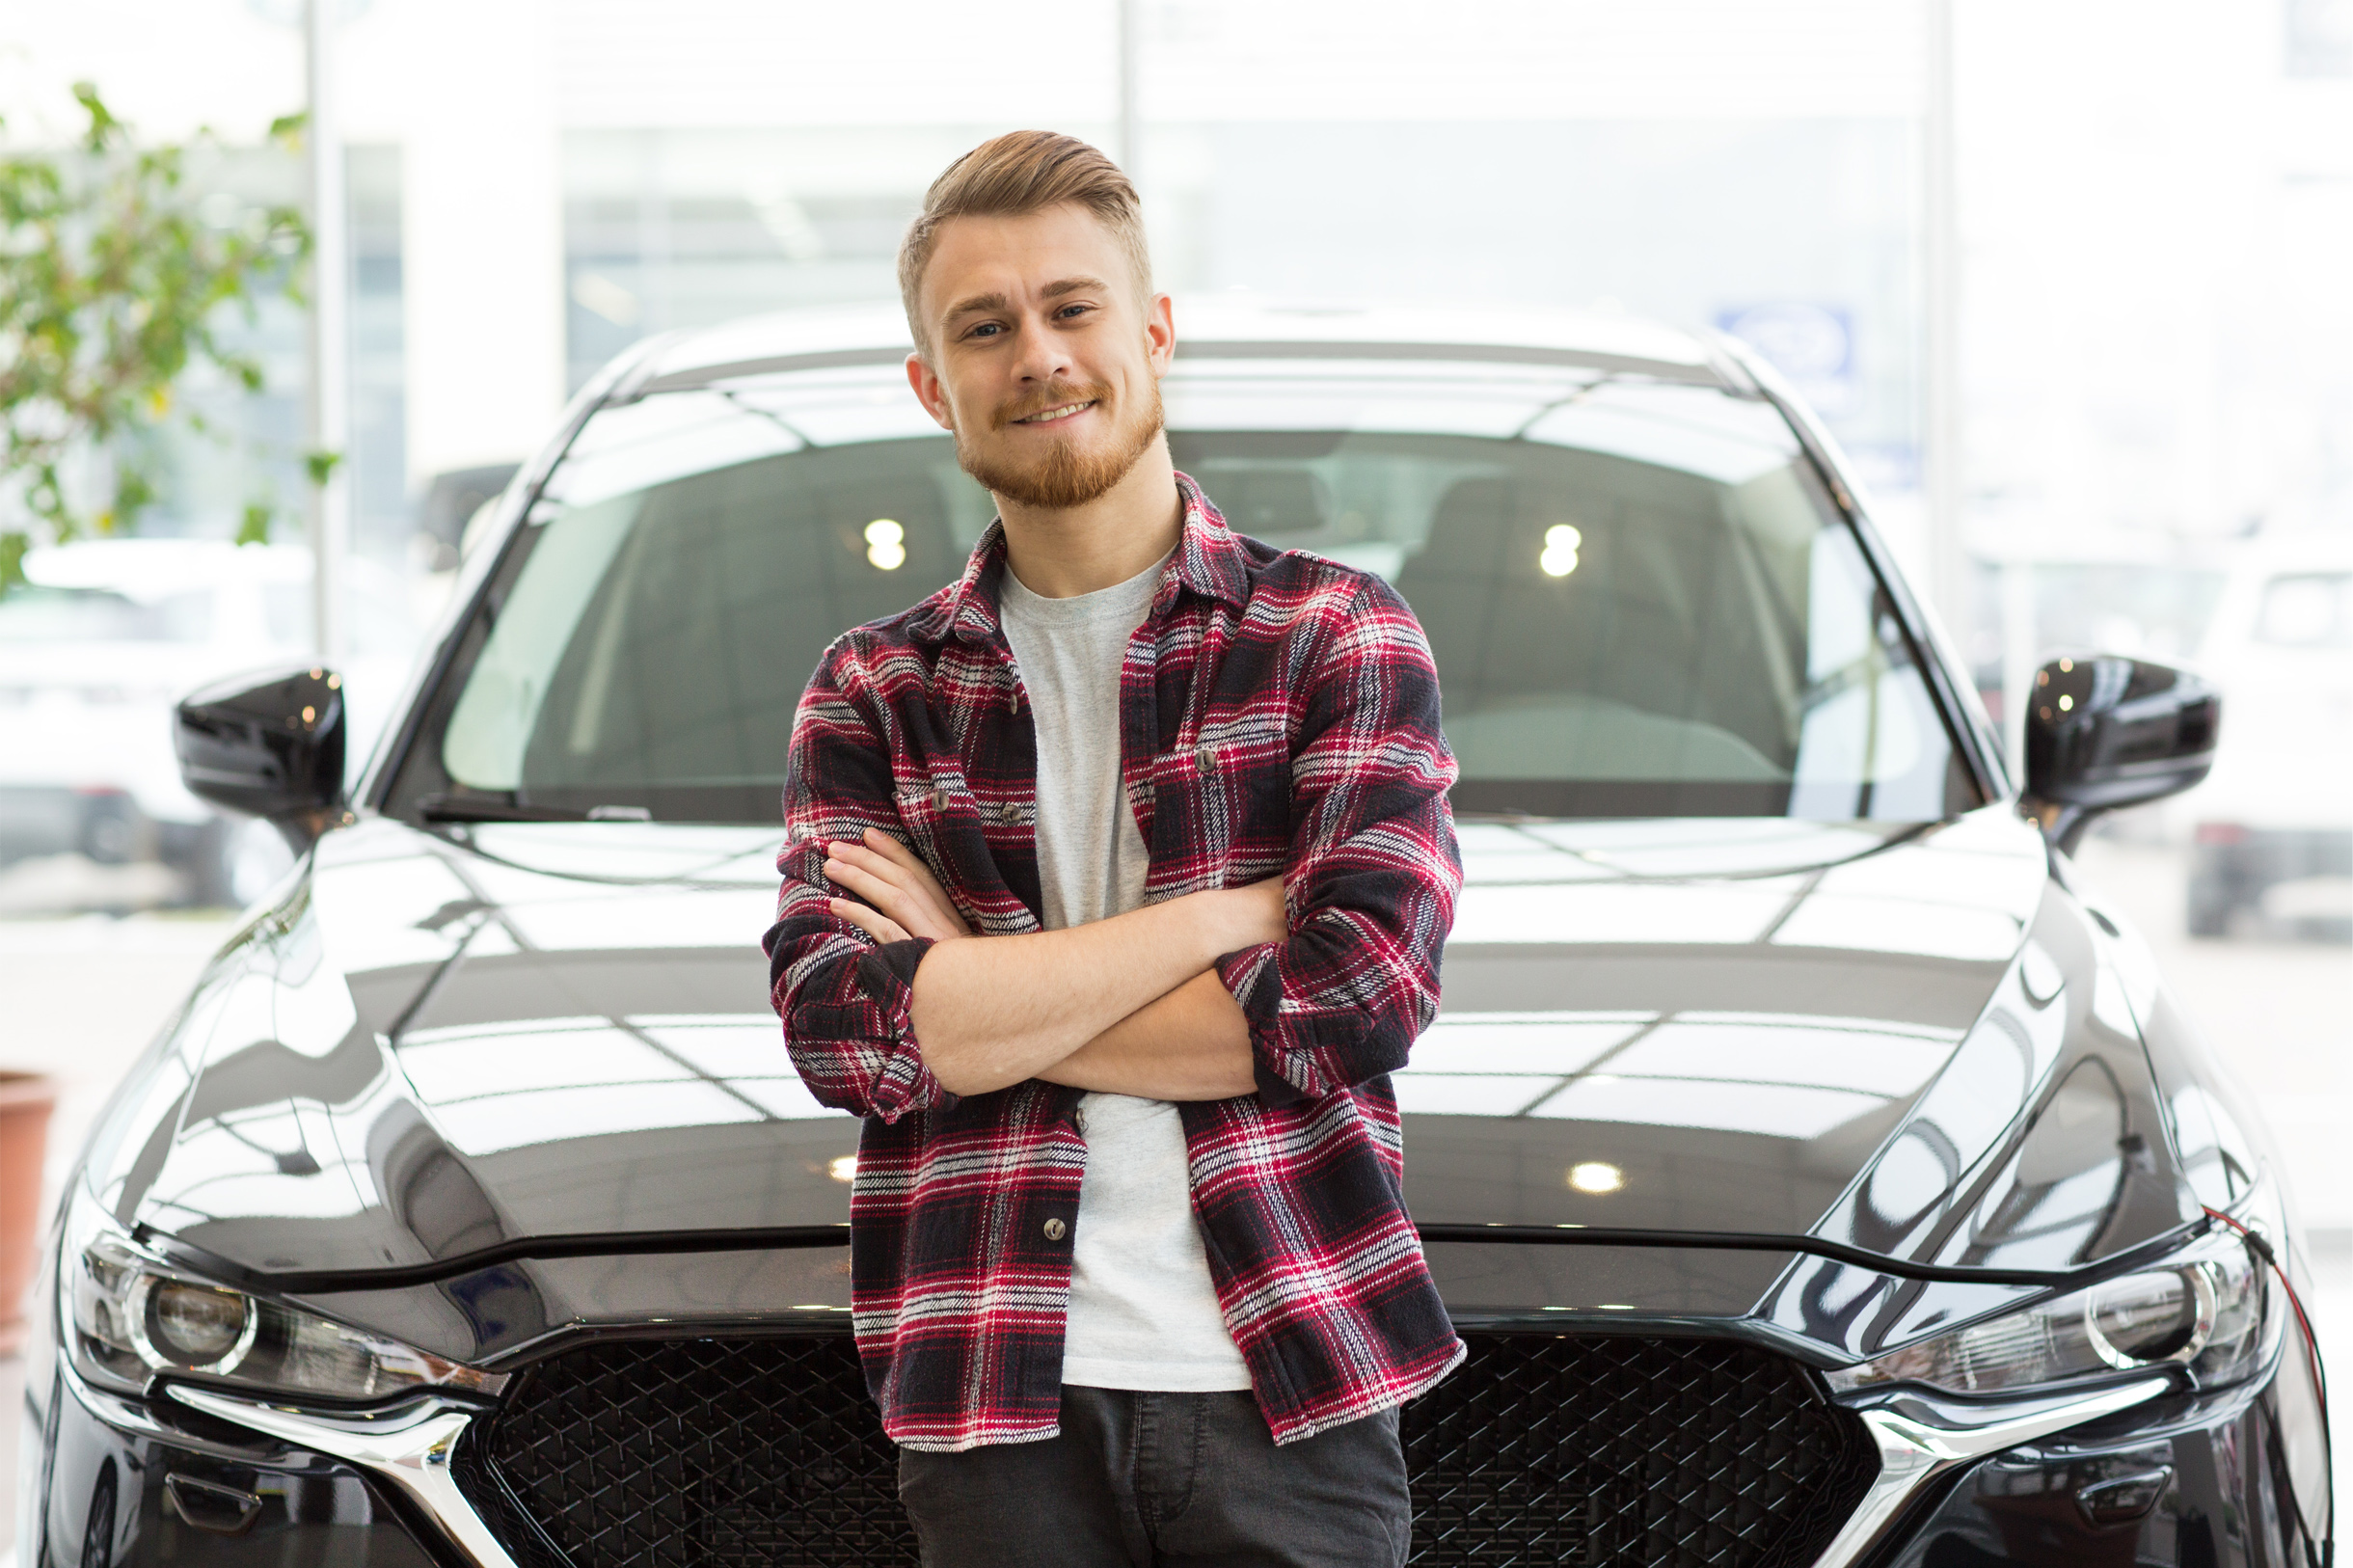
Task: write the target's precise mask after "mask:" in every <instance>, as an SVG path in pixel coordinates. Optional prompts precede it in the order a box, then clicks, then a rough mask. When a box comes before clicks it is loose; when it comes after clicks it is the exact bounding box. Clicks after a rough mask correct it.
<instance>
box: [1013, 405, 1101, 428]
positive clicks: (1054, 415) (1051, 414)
mask: <svg viewBox="0 0 2353 1568" xmlns="http://www.w3.org/2000/svg"><path fill="white" fill-rule="evenodd" d="M1094 406H1095V404H1094V403H1093V402H1092V401H1090V402H1085V403H1065V404H1063V405H1062V407H1060V408H1050V409H1047V410H1046V411H1045V412H1044V413H1043V414H1033V415H1031V416H1029V417H1028V418H1027V419H1020V420H1017V421H1015V422H1017V423H1020V424H1051V423H1053V422H1054V421H1055V420H1056V419H1068V418H1069V417H1070V416H1071V415H1073V414H1077V413H1080V412H1082V411H1083V410H1086V409H1091V408H1093V407H1094Z"/></svg>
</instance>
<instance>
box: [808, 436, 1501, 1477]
mask: <svg viewBox="0 0 2353 1568" xmlns="http://www.w3.org/2000/svg"><path fill="white" fill-rule="evenodd" d="M1177 483H1178V486H1179V489H1180V491H1181V493H1182V497H1183V501H1184V507H1185V519H1184V528H1183V535H1182V538H1181V540H1180V542H1179V545H1178V548H1177V554H1176V556H1175V557H1174V559H1173V560H1172V561H1171V562H1170V564H1169V566H1168V568H1167V571H1166V574H1165V575H1164V577H1163V578H1162V580H1161V582H1160V586H1159V590H1158V591H1157V593H1156V594H1155V595H1154V596H1153V599H1152V603H1151V608H1150V610H1149V612H1148V614H1147V616H1146V619H1145V621H1144V624H1143V626H1142V627H1141V628H1139V629H1138V631H1137V632H1136V634H1135V635H1134V636H1133V637H1132V638H1131V639H1130V640H1129V642H1128V645H1127V655H1126V662H1125V664H1124V666H1123V668H1122V674H1121V697H1120V715H1121V723H1120V729H1121V762H1122V776H1123V779H1124V782H1125V788H1126V796H1127V803H1128V805H1129V806H1130V807H1131V808H1132V809H1133V810H1134V812H1135V816H1136V825H1137V826H1138V827H1139V828H1140V829H1141V831H1142V834H1143V838H1144V842H1145V844H1146V845H1147V846H1148V847H1149V851H1150V872H1149V878H1148V879H1147V882H1146V889H1145V899H1146V901H1147V902H1148V903H1156V902H1158V901H1160V900H1162V899H1170V898H1175V897H1177V896H1178V895H1180V894H1184V893H1190V892H1193V891H1196V890H1198V889H1202V888H1216V887H1239V886H1242V885H1244V884H1246V883H1249V882H1253V881H1257V880H1258V879H1262V878H1265V877H1270V876H1274V875H1276V874H1278V873H1280V874H1281V875H1282V876H1283V878H1284V881H1285V895H1286V903H1287V905H1288V909H1289V921H1290V935H1289V937H1288V939H1287V940H1285V941H1282V942H1274V943H1268V944H1265V945H1262V946H1258V947H1251V948H1246V949H1244V950H1242V951H1241V952H1238V953H1233V954H1230V955H1228V956H1226V957H1225V958H1224V959H1222V960H1220V961H1219V964H1218V970H1219V974H1220V976H1221V977H1222V978H1223V980H1224V981H1225V983H1226V986H1227V987H1228V989H1230V990H1231V992H1232V993H1233V996H1234V998H1235V1000H1236V1001H1237V1002H1239V1003H1240V1005H1241V1008H1242V1011H1243V1013H1244V1014H1245V1015H1246V1017H1247V1019H1248V1021H1249V1028H1250V1040H1251V1048H1252V1051H1253V1054H1254V1056H1255V1059H1256V1068H1257V1076H1258V1093H1256V1094H1253V1095H1239V1096H1237V1097H1235V1098H1231V1099H1225V1100H1216V1101H1195V1102H1187V1103H1184V1104H1183V1105H1181V1107H1180V1111H1181V1114H1182V1118H1183V1122H1184V1130H1185V1144H1186V1149H1187V1154H1188V1163H1189V1166H1190V1170H1191V1180H1192V1198H1193V1210H1194V1213H1195V1214H1196V1215H1197V1216H1198V1217H1199V1219H1200V1222H1201V1228H1202V1233H1203V1237H1204V1242H1205V1243H1206V1249H1207V1254H1208V1262H1209V1272H1210V1276H1211V1278H1212V1280H1213V1281H1214V1283H1215V1284H1216V1288H1217V1295H1218V1301H1219V1304H1220V1307H1221V1308H1222V1310H1223V1312H1224V1315H1225V1319H1226V1325H1227V1327H1228V1328H1229V1329H1230V1330H1231V1332H1232V1335H1233V1338H1234V1342H1235V1344H1236V1345H1238V1346H1239V1347H1240V1349H1241V1353H1242V1356H1243V1359H1244V1360H1245V1361H1246V1362H1247V1363H1248V1365H1249V1367H1250V1375H1251V1381H1252V1385H1253V1387H1254V1389H1255V1391H1256V1392H1257V1395H1258V1407H1259V1409H1260V1410H1261V1411H1262V1412H1263V1413H1264V1415H1265V1418H1266V1419H1267V1422H1268V1424H1269V1425H1270V1426H1271V1427H1272V1428H1273V1431H1274V1435H1275V1439H1276V1441H1277V1442H1279V1443H1281V1442H1290V1441H1294V1440H1296V1439H1299V1438H1304V1437H1309V1436H1312V1434H1314V1433H1316V1432H1319V1431H1322V1430H1324V1429H1326V1428H1328V1427H1332V1426H1337V1425H1339V1424H1340V1423H1342V1422H1345V1421H1350V1420H1354V1419H1358V1418H1359V1417H1362V1416H1366V1415H1368V1414H1371V1413H1373V1412H1375V1411H1379V1410H1384V1409H1387V1408H1388V1407H1390V1406H1393V1405H1395V1404H1398V1403H1400V1402H1401V1401H1403V1400H1405V1399H1408V1398H1411V1397H1412V1396H1413V1395H1415V1394H1417V1393H1420V1392H1422V1391H1423V1390H1425V1389H1427V1388H1429V1387H1430V1386H1431V1385H1432V1384H1434V1383H1436V1382H1437V1381H1438V1380H1439V1379H1440V1378H1441V1377H1443V1376H1445V1375H1446V1373H1447V1371H1448V1370H1449V1369H1450V1368H1451V1367H1452V1366H1453V1365H1455V1363H1456V1362H1458V1361H1459V1360H1461V1358H1462V1356H1463V1354H1464V1349H1463V1346H1462V1343H1461V1341H1460V1340H1459V1339H1457V1338H1455V1334H1454V1330H1453V1325H1452V1324H1451V1323H1450V1322H1449V1321H1448V1320H1447V1313H1446V1310H1445V1307H1444V1305H1443V1304H1442V1303H1441V1301H1440V1300H1439V1296H1438V1292H1437V1288H1436V1286H1435V1285H1434V1284H1433V1283H1432V1282H1431V1280H1430V1276H1429V1270H1428V1267H1427V1265H1426V1264H1425V1263H1424V1261H1423V1259H1422V1254H1421V1246H1420V1240H1419V1238H1418V1237H1417V1235H1416V1233H1415V1230H1414V1227H1413V1224H1412V1222H1411V1220H1410V1219H1409V1218H1408V1217H1407V1214H1406V1209H1405V1201H1404V1191H1403V1181H1404V1151H1403V1141H1402V1138H1401V1136H1400V1132H1399V1124H1398V1118H1397V1102H1396V1097H1395V1095H1393V1093H1392V1091H1391V1088H1390V1082H1389V1077H1388V1074H1389V1073H1390V1072H1391V1071H1393V1070H1394V1069H1395V1068H1400V1067H1403V1066H1404V1065H1405V1060H1406V1051H1407V1049H1408V1047H1409V1046H1411V1045H1412V1043H1413V1041H1414V1040H1415V1038H1416V1037H1417V1036H1418V1035H1420V1032H1421V1031H1422V1030H1423V1029H1424V1028H1425V1027H1426V1026H1427V1025H1428V1024H1429V1021H1430V1019H1431V1018H1432V1016H1433V1015H1434V1014H1436V1012H1437V1009H1438V957H1439V949H1440V947H1441V945H1442V944H1443V943H1444V941H1445V939H1446V935H1447V928H1448V927H1449V926H1450V925H1451V924H1452V921H1453V912H1454V898H1455V894H1456V892H1457V890H1458V889H1459V887H1460V885H1461V881H1462V870H1461V862H1460V859H1459V856H1458V855H1457V853H1456V851H1455V845H1454V829H1453V818H1452V815H1451V813H1450V811H1449V810H1448V807H1447V787H1448V786H1449V785H1450V784H1451V783H1452V782H1453V780H1454V777H1455V765H1454V759H1453V756H1452V754H1451V753H1450V752H1449V751H1448V750H1447V743H1446V741H1445V739H1444V737H1443V736H1442V735H1441V734H1440V732H1439V724H1438V677H1437V671H1436V668H1435V666H1434V665H1433V663H1432V662H1431V659H1430V652H1429V646H1428V644H1427V642H1426V641H1425V640H1424V639H1423V637H1422V635H1421V629H1420V625H1419V624H1418V623H1417V622H1416V621H1415V619H1414V615H1413V612H1412V610H1410V609H1408V608H1406V605H1405V603H1404V601H1403V600H1402V599H1400V598H1398V596H1397V594H1396V592H1395V591H1394V590H1393V589H1392V588H1391V587H1390V586H1389V585H1388V584H1387V583H1386V582H1384V581H1381V580H1379V579H1378V578H1374V577H1371V576H1368V575H1366V574H1365V573H1362V572H1357V571H1353V570H1350V569H1349V568H1346V567H1343V566H1339V565H1337V564H1335V563H1333V562H1331V561H1327V560H1323V559H1320V558H1318V557H1316V556H1313V555H1307V554H1296V553H1284V552H1278V551H1275V550H1273V549H1270V548H1269V547H1267V546H1265V545H1262V544H1260V543H1258V541H1257V540H1254V539H1248V538H1243V537H1241V536H1238V535H1236V534H1234V533H1233V532H1232V531H1231V530H1230V529H1229V528H1228V527H1226V524H1225V520H1224V519H1223V518H1221V517H1220V516H1219V515H1218V513H1217V511H1216V510H1215V508H1213V507H1212V506H1211V505H1210V504H1209V503H1208V501H1206V500H1204V498H1203V496H1202V494H1201V491H1200V489H1199V488H1198V487H1197V486H1196V485H1195V484H1194V483H1193V481H1192V480H1191V479H1189V478H1186V477H1184V476H1183V475H1181V474H1180V475H1178V477H1177ZM1004 571H1005V551H1004V534H1003V527H1002V525H1001V524H999V525H992V526H991V527H990V528H989V530H988V532H987V535H986V536H985V537H984V538H983V539H982V540H981V542H980V545H979V546H978V547H977V548H976V549H975V550H974V552H973V554H972V559H971V562H970V564H969V565H968V566H967V567H966V569H965V571H964V574H963V577H962V578H961V579H960V581H956V582H954V583H951V584H949V585H948V586H947V587H945V588H943V589H941V590H940V591H939V592H937V593H935V594H933V595H932V596H931V597H930V598H928V599H926V600H924V601H923V602H922V603H921V604H919V605H916V606H915V607H914V608H911V609H908V610H906V611H905V612H904V613H902V614H899V615H895V616H892V617H889V618H888V619H885V620H881V621H877V622H874V623H872V624H871V625H867V626H863V627H859V628H858V629H856V630H855V631H852V632H850V633H847V634H845V635H843V636H842V637H841V638H840V639H839V640H837V641H836V642H835V643H834V644H833V645H832V646H831V647H830V648H829V649H827V650H826V653H825V658H824V659H823V660H822V661H821V662H820V663H819V665H818V669H817V673H816V675H815V676H814V677H813V678H812V679H811V680H810V682H809V687H808V689H807V691H806V693H805V694H804V695H803V696H802V697H801V699H800V708H799V712H798V716H797V717H796V719H795V721H794V725H793V741H792V752H791V757H790V760H789V763H788V767H787V774H786V784H785V791H784V812H785V822H786V825H787V827H788V829H789V836H788V838H787V841H786V844H785V848H784V852H783V853H782V855H781V856H780V857H779V859H778V869H779V870H780V871H781V872H782V874H783V878H784V886H783V892H782V895H781V897H780V899H779V901H778V906H777V914H776V923H775V925H774V926H773V927H771V929H770V930H769V932H768V934H767V937H766V939H765V941H764V943H763V946H764V947H765V948H766V949H767V951H768V954H769V959H770V976H771V993H772V997H773V1000H774V1002H775V1006H776V1011H777V1013H778V1014H780V1015H781V1016H782V1018H783V1020H784V1034H785V1041H786V1044H787V1046H788V1048H789V1049H790V1051H791V1054H792V1058H793V1063H794V1066H795V1067H796V1068H798V1070H799V1072H800V1075H801V1078H802V1080H803V1081H804V1082H805V1083H806V1084H807V1085H808V1087H809V1089H810V1092H811V1093H812V1094H814V1095H816V1096H817V1098H818V1099H819V1100H821V1101H823V1102H824V1103H825V1104H827V1105H831V1106H837V1107H839V1108H841V1109H844V1110H849V1111H854V1112H856V1113H857V1114H858V1115H860V1116H862V1117H863V1118H865V1127H864V1130H863V1133H862V1136H861V1137H860V1140H859V1145H858V1164H857V1173H856V1176H855V1178H854V1181H853V1183H852V1191H851V1203H850V1212H851V1276H852V1302H853V1318H852V1321H853V1323H854V1326H855V1329H856V1334H857V1341H858V1350H859V1353H860V1357H861V1360H862V1361H863V1364H864V1366H865V1370H866V1378H867V1383H868V1386H869V1388H870V1389H871V1390H872V1391H873V1393H874V1395H875V1398H876V1401H877V1403H878V1404H879V1405H880V1407H881V1411H882V1424H883V1429H884V1430H885V1431H887V1432H888V1433H889V1434H890V1436H891V1437H892V1438H893V1439H895V1440H896V1441H897V1442H899V1443H901V1444H904V1445H905V1446H907V1447H910V1448H923V1449H934V1450H954V1449H961V1448H969V1447H973V1446H978V1445H982V1444H991V1443H1019V1442H1026V1441H1033V1440H1037V1439H1041V1438H1049V1437H1052V1436H1054V1435H1055V1434H1056V1432H1057V1431H1058V1430H1059V1427H1058V1425H1057V1419H1058V1415H1059V1411H1060V1406H1061V1390H1062V1355H1063V1331H1064V1321H1065V1316H1066V1311H1067V1308H1068V1300H1069V1289H1070V1257H1071V1245H1072V1233H1073V1232H1074V1231H1075V1230H1076V1228H1077V1225H1078V1218H1079V1217H1078V1195H1079V1182H1080V1178H1081V1176H1083V1174H1084V1172H1085V1168H1086V1157H1087V1149H1086V1144H1085V1142H1084V1141H1083V1140H1082V1139H1081V1137H1080V1135H1079V1133H1078V1131H1077V1127H1076V1112H1077V1109H1078V1104H1079V1100H1080V1097H1081V1094H1082V1092H1081V1091H1079V1090H1077V1089H1071V1088H1066V1087H1063V1086H1060V1085H1056V1084H1048V1083H1043V1082H1041V1081H1039V1080H1037V1079H1030V1080H1027V1081H1025V1082H1023V1083H1019V1084H1015V1085H1014V1086H1012V1087H1010V1088H1007V1089H1001V1090H997V1091H995V1092H993V1093H989V1094H985V1095H965V1096H959V1095H954V1094H951V1093H950V1092H948V1091H947V1090H945V1089H943V1088H942V1087H941V1086H940V1084H939V1082H938V1081H937V1080H936V1079H935V1078H933V1075H932V1073H931V1070H930V1069H929V1068H927V1067H926V1066H925V1065H924V1056H923V1046H922V1042H921V1041H919V1040H917V1039H916V1037H915V1034H914V1031H913V1029H912V1027H911V1025H910V1023H909V1018H908V1009H909V1005H910V1001H911V998H912V991H911V984H912V981H913V978H914V974H915V968H916V965H917V964H918V963H919V962H920V961H921V960H922V958H923V955H924V952H925V950H926V948H927V947H928V945H929V944H928V943H926V942H924V941H921V940H909V941H905V942H893V943H889V944H886V945H879V946H878V945H877V944H876V943H875V942H874V941H873V940H872V939H871V938H870V937H868V936H867V935H866V934H865V933H862V932H860V931H859V930H858V929H857V928H856V927H854V926H852V925H851V924H850V923H849V922H847V921H844V920H842V919H840V918H839V917H838V916H836V915H834V914H833V913H832V912H831V911H830V910H829V909H828V908H827V907H826V902H825V901H826V899H827V898H828V897H829V896H831V895H832V894H833V891H834V890H833V889H832V888H831V886H830V885H829V884H828V883H827V882H826V880H825V871H824V862H825V843H826V841H828V840H833V839H844V840H854V839H856V838H857V837H858V836H859V834H860V833H861V832H863V830H864V829H866V828H868V827H879V828H881V829H883V830H884V831H885V832H888V833H891V834H893V835H896V836H897V837H899V838H900V839H901V840H903V841H904V842H906V843H907V844H909V845H911V846H912V847H913V848H914V849H915V850H916V851H917V852H919V853H921V854H922V856H923V857H924V859H925V861H926V862H927V863H929V865H930V866H931V868H932V870H933V874H934V875H935V876H937V877H938V878H939V880H940V882H941V884H942V885H943V886H944V887H945V888H946V889H947V890H948V893H949V895H950V896H951V897H952V898H953V899H954V901H955V903H956V906H957V907H958V909H959V910H960V912H961V913H962V915H963V917H964V919H965V921H966V923H967V924H969V925H970V926H971V927H972V929H973V930H974V931H975V932H977V933H982V934H983V935H998V934H1004V933H1015V932H1033V931H1037V930H1039V929H1041V928H1040V921H1039V912H1038V911H1039V909H1040V906H1041V898H1040V891H1039V877H1038V856H1037V842H1036V837H1035V831H1036V829H1035V824H1036V821H1037V808H1038V799H1037V732H1036V729H1035V727H1034V726H1033V724H1032V722H1031V720H1030V718H1029V716H1028V715H1027V713H1026V712H1025V711H1024V710H1025V707H1026V700H1025V697H1024V694H1023V691H1022V687H1021V682H1020V677H1019V675H1018V673H1017V671H1016V669H1015V667H1014V660H1013V655H1012V652H1011V650H1010V649H1009V648H1008V646H1007V644H1006V641H1005V636H1004V634H1003V632H1002V630H1001V629H1000V627H999V624H998V620H997V608H996V607H997V588H998V584H999V582H1000V581H1002V579H1003V574H1004ZM1054 1221H1059V1222H1061V1223H1060V1224H1052V1223H1049V1222H1054Z"/></svg>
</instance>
